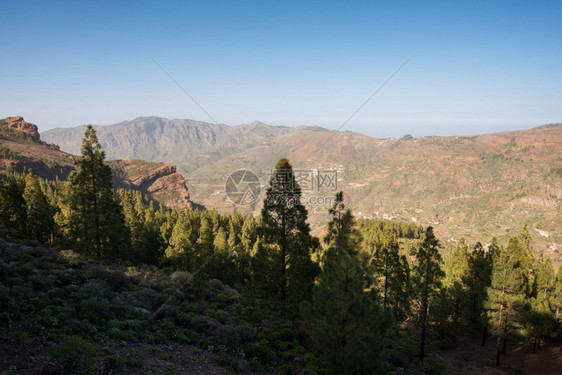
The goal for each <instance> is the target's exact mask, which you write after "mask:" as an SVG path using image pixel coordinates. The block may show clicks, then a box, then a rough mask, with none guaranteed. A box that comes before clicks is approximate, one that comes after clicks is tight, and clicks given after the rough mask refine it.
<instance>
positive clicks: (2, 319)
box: [0, 311, 10, 326]
mask: <svg viewBox="0 0 562 375" xmlns="http://www.w3.org/2000/svg"><path fill="white" fill-rule="evenodd" d="M8 323H10V314H8V313H7V312H6V311H4V312H1V313H0V325H3V326H6V325H8Z"/></svg>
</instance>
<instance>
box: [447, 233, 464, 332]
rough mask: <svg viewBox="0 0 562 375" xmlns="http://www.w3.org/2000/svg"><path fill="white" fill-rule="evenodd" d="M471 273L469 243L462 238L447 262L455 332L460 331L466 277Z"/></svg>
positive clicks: (448, 286) (448, 289)
mask: <svg viewBox="0 0 562 375" xmlns="http://www.w3.org/2000/svg"><path fill="white" fill-rule="evenodd" d="M468 273H469V253H468V245H467V244H466V241H465V240H464V238H461V239H460V241H459V242H458V244H457V247H456V248H455V250H454V251H453V253H452V254H451V256H450V257H449V258H448V259H447V261H446V262H445V279H444V282H443V284H444V286H445V287H446V288H447V292H448V293H447V294H448V295H449V298H450V300H451V301H452V302H453V323H454V326H455V333H458V329H459V318H460V316H461V313H462V311H461V310H462V309H463V308H464V303H465V300H466V299H467V285H466V283H465V280H466V277H467V276H468Z"/></svg>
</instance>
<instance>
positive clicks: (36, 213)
mask: <svg viewBox="0 0 562 375" xmlns="http://www.w3.org/2000/svg"><path fill="white" fill-rule="evenodd" d="M23 199H24V200H25V205H26V214H27V215H26V216H27V229H28V232H29V233H30V234H31V236H32V238H34V239H36V240H38V241H40V242H44V241H46V240H48V239H49V237H50V234H51V233H50V230H51V228H52V226H53V225H52V221H53V217H52V216H51V210H50V206H49V202H48V201H47V197H46V196H45V194H44V193H43V190H42V189H41V184H40V183H39V178H38V177H37V176H36V175H34V174H33V173H28V174H27V175H26V176H25V189H24V191H23Z"/></svg>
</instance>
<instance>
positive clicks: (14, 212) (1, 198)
mask: <svg viewBox="0 0 562 375" xmlns="http://www.w3.org/2000/svg"><path fill="white" fill-rule="evenodd" d="M24 189H25V180H24V179H23V178H21V177H16V176H2V175H0V235H2V236H6V237H7V238H25V237H26V235H27V225H26V224H27V212H26V204H25V199H24V198H23V191H24Z"/></svg>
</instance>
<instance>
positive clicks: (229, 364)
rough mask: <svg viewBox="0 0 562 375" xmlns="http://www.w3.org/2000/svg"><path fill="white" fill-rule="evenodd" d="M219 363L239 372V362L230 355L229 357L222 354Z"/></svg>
mask: <svg viewBox="0 0 562 375" xmlns="http://www.w3.org/2000/svg"><path fill="white" fill-rule="evenodd" d="M218 364H219V365H220V366H222V367H224V368H226V369H228V370H230V371H233V372H237V371H238V369H239V368H238V362H236V361H235V360H234V359H232V358H230V357H227V356H226V355H222V356H221V357H219V360H218Z"/></svg>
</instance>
